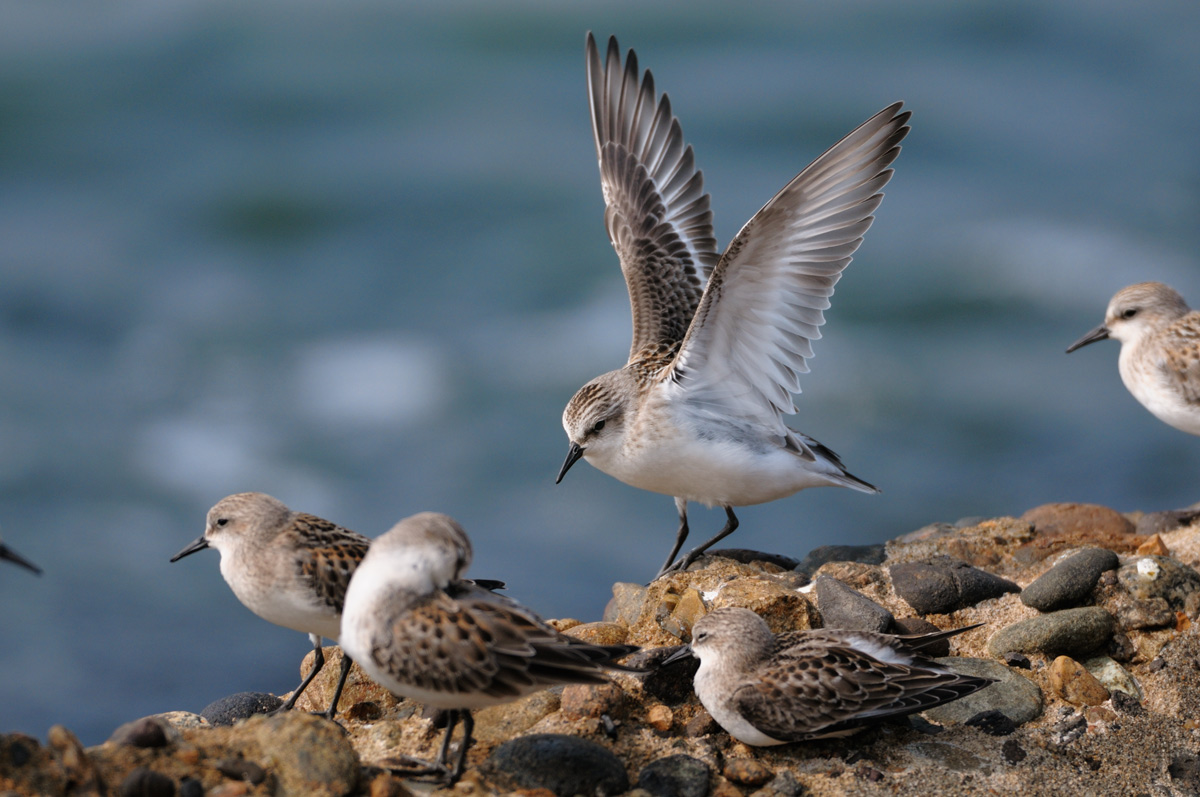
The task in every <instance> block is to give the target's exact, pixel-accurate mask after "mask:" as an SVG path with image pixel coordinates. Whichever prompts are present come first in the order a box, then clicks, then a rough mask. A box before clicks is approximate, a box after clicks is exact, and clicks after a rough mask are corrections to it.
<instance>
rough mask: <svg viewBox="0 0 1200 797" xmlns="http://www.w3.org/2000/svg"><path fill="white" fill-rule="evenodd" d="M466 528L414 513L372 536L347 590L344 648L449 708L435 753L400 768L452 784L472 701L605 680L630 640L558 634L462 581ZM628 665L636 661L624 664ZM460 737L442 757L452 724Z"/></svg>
mask: <svg viewBox="0 0 1200 797" xmlns="http://www.w3.org/2000/svg"><path fill="white" fill-rule="evenodd" d="M470 564H471V543H470V541H469V540H468V539H467V535H466V532H464V531H463V530H462V527H461V526H459V525H458V523H456V522H455V521H454V519H453V518H450V517H447V516H446V515H440V514H437V513H435V512H422V513H421V514H418V515H413V516H412V517H409V518H405V519H404V520H402V521H400V522H399V523H397V524H396V525H395V526H394V527H392V529H391V530H390V531H389V532H387V533H386V534H384V535H383V536H381V537H379V538H378V539H376V540H375V542H374V543H372V545H371V550H370V551H368V552H367V555H366V558H364V559H363V561H362V564H360V565H359V566H358V570H357V571H355V573H354V578H353V579H351V581H350V588H349V590H347V592H346V606H345V609H344V610H343V612H342V636H341V641H342V649H343V650H345V651H346V653H348V654H349V655H350V656H352V657H353V658H354V660H355V661H357V662H358V663H359V666H361V667H362V668H363V669H364V670H365V671H366V672H367V674H368V675H370V676H371V678H373V679H374V680H375V681H376V683H378V684H379V685H380V686H383V687H384V688H386V689H388V690H389V691H391V692H392V693H393V694H395V695H398V696H401V697H409V698H412V699H413V700H417V701H419V702H421V703H424V704H425V705H428V706H434V707H437V708H442V709H447V710H448V711H449V713H450V716H449V721H448V722H447V725H446V734H445V737H444V738H443V740H442V745H441V748H440V750H439V752H438V757H437V760H436V761H435V762H433V763H432V764H428V763H425V762H417V763H418V764H419V765H420V766H421V769H418V770H412V771H410V772H409V773H408V774H438V775H441V776H444V777H445V778H446V779H448V781H449V782H450V783H453V782H454V781H456V780H458V778H459V777H460V776H461V775H462V773H463V767H464V766H465V765H466V758H467V748H468V746H469V745H470V743H471V731H472V728H473V727H474V720H473V719H472V718H471V710H472V709H476V708H483V707H486V706H494V705H497V704H500V703H507V702H509V701H512V700H516V699H517V698H520V697H523V696H525V695H527V694H530V693H532V692H536V691H538V690H540V689H545V688H546V687H549V686H554V685H556V684H578V683H589V684H594V683H604V681H605V680H606V679H605V677H604V673H603V670H604V668H610V669H617V670H628V668H625V667H622V666H621V665H619V664H617V663H616V661H615V660H616V659H619V658H621V657H623V656H627V655H629V654H630V653H634V652H636V651H637V648H636V647H634V646H632V645H592V644H588V643H586V642H580V641H579V640H577V639H572V638H571V637H568V636H565V635H563V634H560V633H559V632H558V631H556V630H554V629H553V628H552V627H550V626H549V625H547V624H546V623H545V622H544V621H542V619H541V618H540V617H538V616H537V615H536V614H534V613H533V612H532V611H530V610H529V609H526V608H525V607H523V606H521V605H520V604H518V603H517V602H515V601H513V600H509V599H508V598H504V597H502V596H500V595H496V594H494V593H492V592H489V591H488V590H486V589H483V588H481V587H480V586H478V585H477V584H475V583H473V582H471V581H468V580H465V579H464V578H463V573H464V571H465V570H466V569H467V567H468V566H470ZM630 671H634V672H636V670H630ZM460 720H461V721H462V723H463V740H462V744H461V746H460V747H459V751H458V756H457V760H456V762H455V764H454V766H453V768H449V767H447V765H446V756H447V754H448V752H449V749H450V738H451V735H452V734H453V733H454V726H455V725H456V724H458V722H459V721H460Z"/></svg>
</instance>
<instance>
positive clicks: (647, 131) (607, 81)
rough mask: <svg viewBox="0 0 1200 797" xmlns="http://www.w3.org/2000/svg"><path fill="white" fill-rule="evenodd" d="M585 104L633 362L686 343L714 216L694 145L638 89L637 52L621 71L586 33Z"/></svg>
mask: <svg viewBox="0 0 1200 797" xmlns="http://www.w3.org/2000/svg"><path fill="white" fill-rule="evenodd" d="M587 79H588V99H589V104H590V108H591V115H592V133H593V135H594V136H595V140H596V156H597V157H598V158H599V160H600V186H601V188H602V189H603V191H604V203H605V206H606V207H605V211H604V226H605V227H607V228H608V237H609V238H610V239H611V240H612V245H613V248H614V249H616V250H617V255H618V257H620V259H621V271H622V273H623V274H624V275H625V284H626V286H627V287H628V288H629V304H630V307H631V308H632V310H633V343H632V346H631V348H630V350H629V358H630V361H632V360H633V359H634V355H636V354H637V352H639V351H641V350H642V349H643V348H644V347H646V346H650V345H653V344H658V343H675V342H677V341H680V340H682V339H683V336H684V334H685V333H686V332H687V328H688V324H690V323H691V320H692V316H693V314H694V313H695V311H696V306H697V304H699V302H700V296H701V282H700V273H701V272H703V274H704V275H705V276H707V275H708V273H709V272H710V271H711V270H712V268H713V266H714V265H715V264H716V262H717V260H718V252H717V242H716V239H715V238H713V230H712V211H711V210H710V209H709V197H708V194H706V193H705V192H704V181H703V178H702V177H701V174H700V172H699V171H697V170H696V165H695V159H694V158H693V156H692V148H691V147H690V146H688V145H686V144H685V143H684V140H683V132H682V131H681V130H680V128H679V120H677V119H676V118H675V116H674V115H673V114H672V113H671V103H670V101H669V100H668V99H667V96H666V95H665V94H664V95H663V96H662V99H661V100H659V99H657V98H656V96H655V91H654V78H653V77H652V76H651V75H650V72H649V71H648V70H647V71H646V72H645V74H644V75H643V76H642V80H641V84H640V85H639V84H638V64H637V56H636V55H634V53H633V51H632V50H630V51H629V56H628V58H627V59H626V61H625V67H624V69H622V67H621V51H620V49H619V48H618V46H617V40H616V38H615V37H614V38H610V39H609V40H608V53H607V56H606V59H605V64H604V65H603V66H602V65H601V63H600V53H599V51H598V50H597V49H596V40H595V39H594V38H593V37H592V34H590V33H589V34H588V37H587Z"/></svg>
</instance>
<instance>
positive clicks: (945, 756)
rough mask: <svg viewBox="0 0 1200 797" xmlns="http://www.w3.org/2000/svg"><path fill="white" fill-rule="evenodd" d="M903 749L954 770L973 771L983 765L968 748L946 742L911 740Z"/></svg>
mask: <svg viewBox="0 0 1200 797" xmlns="http://www.w3.org/2000/svg"><path fill="white" fill-rule="evenodd" d="M905 749H906V750H908V751H909V752H911V753H913V754H914V755H916V756H917V757H919V758H925V759H928V760H929V761H932V762H934V763H935V764H936V765H937V766H939V767H942V768H944V769H952V770H955V771H956V772H975V771H977V770H978V769H979V768H980V767H982V766H983V761H982V759H980V758H979V757H978V756H976V755H974V754H973V753H971V752H970V751H969V750H966V749H965V748H962V747H959V746H958V745H955V744H948V743H946V742H934V741H921V742H913V743H912V744H909V745H905Z"/></svg>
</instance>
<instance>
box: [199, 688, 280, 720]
mask: <svg viewBox="0 0 1200 797" xmlns="http://www.w3.org/2000/svg"><path fill="white" fill-rule="evenodd" d="M282 705H283V701H282V700H280V699H279V698H277V697H276V696H275V695H272V694H268V693H266V692H238V693H237V694H234V695H229V696H228V697H223V698H221V699H220V700H214V701H213V702H211V703H209V704H208V705H207V706H205V707H204V710H203V711H201V712H200V716H201V717H204V719H206V720H208V721H209V722H210V723H211V724H213V725H232V724H233V723H235V722H237V721H238V720H244V719H247V718H249V717H252V716H254V715H255V714H266V713H268V712H271V711H274V710H275V709H277V708H279V707H280V706H282Z"/></svg>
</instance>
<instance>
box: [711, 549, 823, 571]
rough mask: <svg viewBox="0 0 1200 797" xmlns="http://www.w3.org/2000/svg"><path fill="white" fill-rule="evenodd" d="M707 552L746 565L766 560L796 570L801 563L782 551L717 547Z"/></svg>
mask: <svg viewBox="0 0 1200 797" xmlns="http://www.w3.org/2000/svg"><path fill="white" fill-rule="evenodd" d="M706 554H707V555H708V556H720V557H721V558H723V559H732V560H733V561H735V562H741V563H742V564H744V565H748V564H753V563H754V562H766V563H767V564H771V565H775V566H776V567H781V568H783V569H784V570H795V569H796V565H798V564H800V560H799V559H793V558H792V557H790V556H784V555H783V554H781V553H767V552H765V551H751V550H750V549H748V548H717V549H716V550H715V551H707V552H706Z"/></svg>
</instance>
